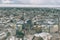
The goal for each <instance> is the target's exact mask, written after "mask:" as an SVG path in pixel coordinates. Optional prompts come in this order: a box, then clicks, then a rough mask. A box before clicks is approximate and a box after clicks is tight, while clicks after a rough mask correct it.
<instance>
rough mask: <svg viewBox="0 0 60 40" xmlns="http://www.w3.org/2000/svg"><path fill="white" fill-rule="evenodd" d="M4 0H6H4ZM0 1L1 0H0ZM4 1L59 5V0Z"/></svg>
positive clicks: (0, 0) (0, 1)
mask: <svg viewBox="0 0 60 40" xmlns="http://www.w3.org/2000/svg"><path fill="white" fill-rule="evenodd" d="M5 2H6V0H5ZM0 3H4V2H2V0H0ZM6 3H20V4H39V5H60V0H11V2H10V1H9V2H6Z"/></svg>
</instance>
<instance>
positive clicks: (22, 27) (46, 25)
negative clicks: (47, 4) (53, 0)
mask: <svg viewBox="0 0 60 40" xmlns="http://www.w3.org/2000/svg"><path fill="white" fill-rule="evenodd" d="M0 40H60V8H43V7H41V8H22V7H21V8H18V7H0Z"/></svg>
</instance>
